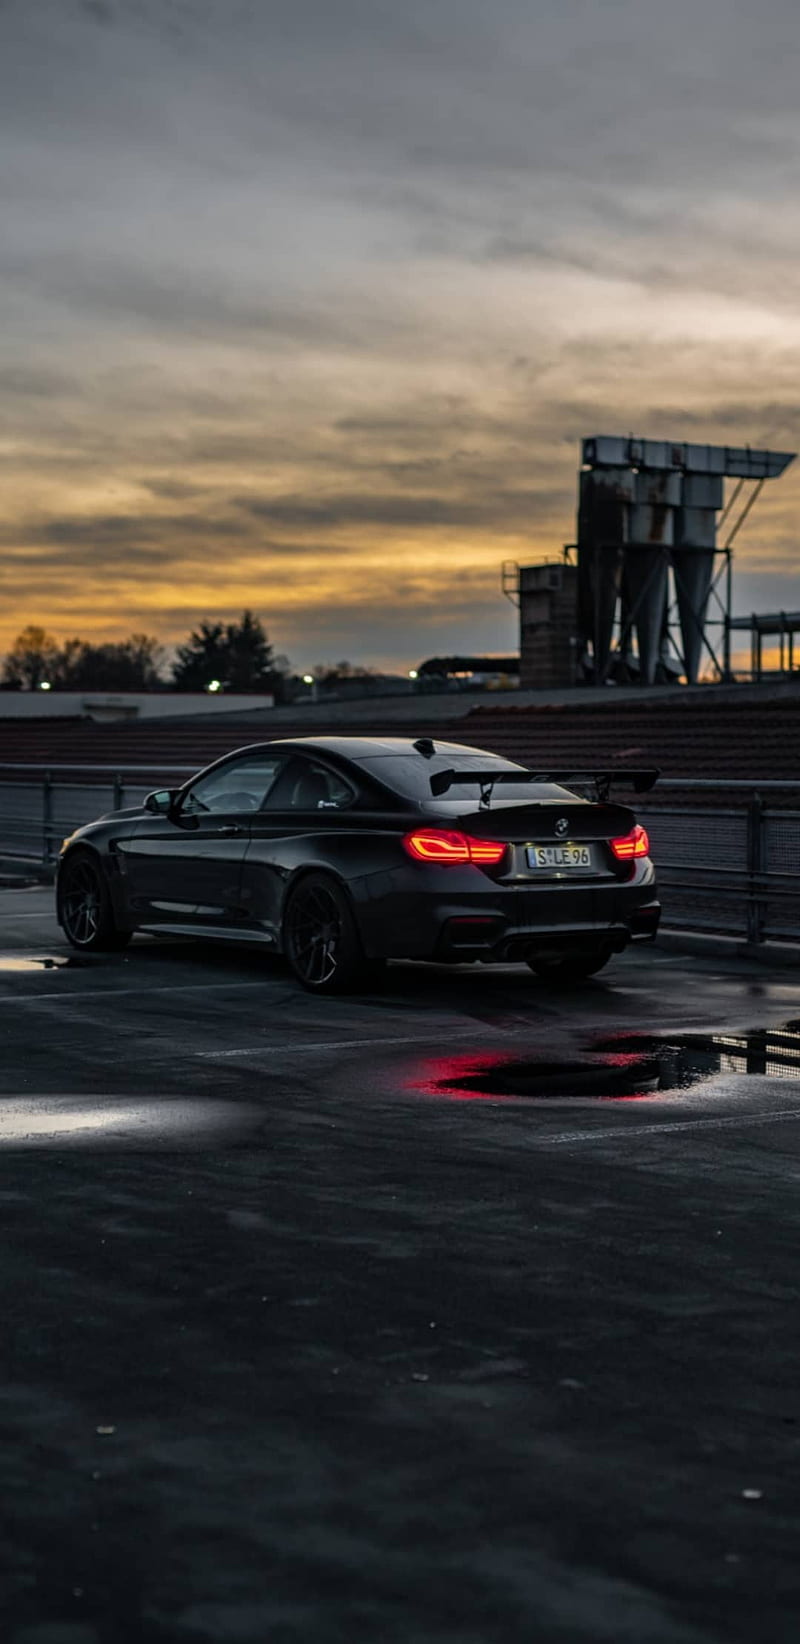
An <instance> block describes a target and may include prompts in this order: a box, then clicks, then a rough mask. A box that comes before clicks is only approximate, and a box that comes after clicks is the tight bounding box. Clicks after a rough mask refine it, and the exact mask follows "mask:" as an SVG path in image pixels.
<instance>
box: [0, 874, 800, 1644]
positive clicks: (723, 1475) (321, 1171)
mask: <svg viewBox="0 0 800 1644" xmlns="http://www.w3.org/2000/svg"><path fill="white" fill-rule="evenodd" d="M0 1034H1V1035H2V1039H1V1041H0V1043H2V1057H0V1094H1V1095H2V1098H3V1099H2V1103H0V1142H1V1143H2V1156H1V1157H0V1215H2V1228H3V1240H2V1250H3V1252H4V1254H3V1258H2V1278H3V1284H2V1294H3V1313H2V1327H1V1332H0V1339H1V1340H2V1352H1V1353H0V1456H1V1458H2V1461H1V1465H2V1474H1V1476H2V1478H3V1481H4V1491H3V1517H4V1527H3V1531H2V1536H0V1593H1V1594H2V1600H3V1614H4V1618H5V1619H4V1622H3V1631H2V1638H3V1640H4V1644H5V1641H6V1640H8V1641H9V1644H117V1641H120V1644H140V1641H142V1644H144V1641H147V1644H150V1641H153V1644H173V1641H175V1644H178V1641H183V1644H201V1641H203V1644H205V1641H207V1640H208V1641H212V1640H213V1641H216V1640H220V1641H225V1644H227V1641H235V1644H300V1641H301V1640H302V1641H311V1644H317V1641H320V1644H328V1641H330V1644H339V1641H340V1640H341V1641H342V1644H344V1641H345V1640H348V1641H350V1640H364V1641H365V1644H366V1641H369V1644H384V1641H386V1644H401V1641H402V1644H406V1641H412V1644H434V1641H439V1640H448V1641H450V1640H452V1641H459V1644H461V1641H463V1644H478V1641H480V1644H486V1641H489V1644H494V1641H498V1644H499V1641H505V1640H509V1641H513V1644H517V1641H518V1640H519V1641H520V1644H522V1641H523V1640H524V1641H525V1644H530V1641H532V1640H535V1641H536V1644H540V1641H541V1644H551V1641H553V1644H556V1641H558V1644H561V1641H564V1644H573V1641H574V1644H584V1641H586V1644H588V1641H595V1640H603V1641H605V1640H614V1641H617V1640H620V1641H626V1644H628V1641H630V1644H672V1641H675V1644H679V1641H680V1644H700V1641H702V1640H725V1641H726V1644H727V1641H736V1640H750V1639H758V1640H759V1641H763V1644H770V1641H778V1640H781V1641H783V1640H787V1641H788V1640H790V1639H791V1640H794V1639H795V1638H796V1636H797V1632H798V1619H799V1615H800V1563H799V1562H798V1559H797V1538H798V1529H800V1491H799V1490H798V1462H799V1461H800V1390H799V1387H798V1382H799V1379H800V1378H799V1372H798V1351H799V1350H800V1324H799V1323H798V1306H797V1269H798V1249H799V1243H798V1224H799V1223H800V1200H799V1198H798V1181H799V1180H800V973H798V972H796V971H795V972H792V971H791V970H779V969H769V968H766V967H764V966H756V965H752V964H748V963H746V962H743V961H741V960H731V961H725V960H723V959H719V958H712V957H707V958H701V957H698V956H688V955H684V954H682V953H680V952H677V951H674V950H673V949H671V948H670V949H666V948H665V949H661V948H659V947H658V946H656V947H655V948H652V949H646V950H639V951H637V952H636V953H634V954H629V955H627V956H623V957H622V958H621V959H618V960H617V961H616V962H615V963H614V964H613V965H612V966H610V967H609V969H608V970H607V971H606V972H604V973H603V975H602V976H600V977H598V978H596V979H594V980H592V981H590V982H586V983H584V984H582V985H581V986H580V987H574V988H572V989H570V990H569V991H566V992H562V993H556V992H552V991H550V990H548V989H547V988H545V987H543V986H542V985H541V984H540V983H538V982H537V981H536V980H535V979H534V978H533V977H531V976H530V974H529V973H528V972H527V971H526V970H525V969H523V968H520V967H504V968H503V969H502V970H488V969H482V968H472V967H470V968H464V969H461V970H458V971H455V972H451V971H447V970H443V969H436V968H433V967H412V966H393V967H390V971H389V976H388V980H387V983H386V985H385V986H384V987H383V988H382V989H381V990H380V991H376V992H374V993H371V994H367V995H364V996H361V997H358V998H354V999H347V1000H338V1001H337V1000H328V1001H325V1000H317V999H314V998H311V997H309V996H308V995H306V994H304V993H303V992H302V991H301V990H299V989H298V988H297V987H296V986H295V984H294V983H293V982H292V981H291V980H290V978H289V977H288V975H287V973H286V972H285V971H284V969H283V968H282V967H281V965H280V963H279V962H277V961H275V960H274V959H267V958H265V957H262V956H261V955H259V954H257V953H254V952H247V951H245V950H241V949H239V950H236V951H233V950H230V949H213V950H212V949H209V948H208V947H205V948H201V947H199V946H198V947H195V948H193V947H192V946H191V945H189V944H178V943H175V944H167V943H155V942H149V941H145V940H138V939H137V941H135V942H134V943H133V944H132V946H131V947H130V948H129V949H128V951H127V952H126V953H125V954H124V955H114V956H110V957H108V958H101V957H98V958H96V959H92V960H90V961H83V962H72V961H70V959H69V954H68V950H67V948H66V946H65V944H64V943H63V941H62V940H61V938H60V934H59V932H58V929H57V927H56V925H55V922H54V920H53V915H52V893H51V892H50V891H49V890H47V889H46V888H34V889H17V888H8V889H2V890H0Z"/></svg>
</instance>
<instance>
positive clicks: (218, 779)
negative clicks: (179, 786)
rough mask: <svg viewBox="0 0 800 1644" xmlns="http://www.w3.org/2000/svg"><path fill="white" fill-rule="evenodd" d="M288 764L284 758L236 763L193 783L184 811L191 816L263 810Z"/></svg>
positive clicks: (251, 758) (252, 757) (265, 757)
mask: <svg viewBox="0 0 800 1644" xmlns="http://www.w3.org/2000/svg"><path fill="white" fill-rule="evenodd" d="M284 764H285V760H284V759H283V758H282V757H281V756H280V755H266V754H262V755H261V756H259V755H258V754H251V755H250V756H249V757H248V758H243V759H232V760H231V761H230V764H228V765H221V766H220V768H219V770H216V771H209V773H208V775H207V776H201V777H200V779H199V781H197V782H195V783H193V785H192V787H191V788H190V789H189V791H188V793H187V794H186V797H185V799H184V801H183V804H182V806H181V809H182V811H183V812H184V814H185V815H187V816H204V815H212V816H213V815H214V814H219V813H220V812H221V811H257V810H260V808H261V806H262V805H263V803H264V800H265V799H266V797H267V794H268V793H269V791H270V789H271V788H272V787H273V786H274V784H275V780H276V777H277V776H278V773H279V771H280V769H281V767H282V765H284Z"/></svg>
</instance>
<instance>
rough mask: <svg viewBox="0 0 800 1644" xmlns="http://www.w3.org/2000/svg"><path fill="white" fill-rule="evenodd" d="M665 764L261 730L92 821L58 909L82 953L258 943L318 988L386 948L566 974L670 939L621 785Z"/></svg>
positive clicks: (350, 983)
mask: <svg viewBox="0 0 800 1644" xmlns="http://www.w3.org/2000/svg"><path fill="white" fill-rule="evenodd" d="M657 774H658V773H657V772H655V771H614V772H613V773H609V772H599V773H598V772H580V771H573V772H560V771H533V770H528V769H526V768H525V767H524V766H521V765H516V764H514V763H512V762H511V761H510V760H507V759H503V758H501V757H499V756H498V755H496V754H492V753H487V752H486V751H484V750H482V749H480V748H468V747H463V746H460V745H459V744H457V743H453V742H439V741H436V742H434V741H431V740H430V739H429V738H427V737H420V738H418V739H417V740H416V741H411V740H410V739H406V738H403V737H386V738H384V739H377V738H373V737H357V736H320V737H304V738H299V739H296V740H291V741H289V740H287V741H276V742H264V743H259V744H257V745H256V746H254V747H248V748H242V749H239V751H238V752H236V753H232V754H228V755H227V756H226V757H225V758H224V759H220V760H218V761H217V762H216V763H215V764H213V765H210V766H209V767H208V768H207V769H206V770H203V771H201V772H200V774H199V775H198V776H195V777H193V778H192V779H191V780H190V781H189V782H186V783H185V784H184V786H183V787H182V788H179V789H177V790H175V791H170V792H167V791H164V792H157V793H151V794H149V795H148V797H147V799H146V800H145V802H144V804H143V805H142V806H141V807H139V808H137V809H135V810H124V811H115V812H113V813H112V814H110V815H108V816H104V817H101V818H100V819H99V821H97V822H91V823H89V824H87V825H86V826H85V827H82V828H78V829H77V831H76V832H75V833H73V834H72V835H71V836H70V838H69V839H67V840H65V841H64V845H63V846H62V850H61V855H60V858H59V867H58V880H57V907H58V919H59V922H60V924H61V926H62V927H63V930H64V933H65V935H66V937H67V938H68V940H69V941H70V942H71V943H72V945H73V946H74V947H76V948H79V949H82V950H84V951H86V950H90V951H94V950H97V951H104V950H105V951H107V950H110V949H113V948H120V947H123V946H124V945H125V943H126V942H127V941H128V940H129V938H130V937H131V935H132V934H133V932H134V931H147V932H150V933H155V934H158V933H163V934H165V935H166V934H170V935H180V936H190V935H191V936H199V937H227V938H232V939H234V940H236V941H239V942H242V941H251V942H256V943H260V944H263V945H264V946H265V947H266V948H267V949H271V950H272V951H273V952H276V953H282V954H284V955H285V957H286V959H287V961H288V963H289V965H290V966H291V969H292V971H293V972H294V974H295V976H296V977H297V978H298V980H299V981H300V982H301V983H302V984H303V986H304V987H306V988H309V989H311V990H312V991H313V992H315V993H337V992H345V991H346V990H348V989H351V988H354V987H357V986H358V985H359V984H363V983H364V981H365V980H367V979H369V980H374V978H375V975H376V972H377V970H379V969H380V966H381V964H382V962H383V961H385V960H387V959H427V960H435V961H438V962H440V963H448V962H449V963H464V962H465V961H469V960H473V961H474V960H478V961H481V962H484V963H491V962H498V961H501V962H502V961H505V962H507V961H520V962H522V963H525V964H527V965H529V966H530V968H531V970H533V971H535V972H536V973H537V974H538V975H539V976H543V977H546V978H549V979H551V980H555V981H557V980H565V981H570V980H574V979H576V978H580V977H585V976H590V975H592V974H594V972H596V971H599V970H600V968H601V967H602V966H603V965H604V964H605V963H606V961H607V960H608V959H609V958H610V956H611V955H612V954H613V953H619V952H620V951H621V950H622V949H623V948H625V947H627V945H628V943H629V942H631V941H645V940H649V939H651V938H652V937H654V936H655V933H656V929H657V926H658V919H659V913H660V907H659V903H658V901H657V899H656V883H655V873H654V869H653V864H652V862H651V860H650V855H649V845H648V839H647V834H646V832H645V830H644V828H642V827H641V826H640V824H639V823H637V821H636V818H635V816H634V814H633V812H632V811H630V810H628V809H627V808H626V807H625V806H623V805H620V804H617V803H614V802H612V801H611V799H610V797H609V793H610V787H611V784H612V782H613V783H617V782H620V783H624V782H627V783H628V785H629V786H632V787H633V788H634V789H636V790H637V791H644V790H645V789H647V788H649V787H651V786H652V784H653V782H654V781H655V779H656V776H657Z"/></svg>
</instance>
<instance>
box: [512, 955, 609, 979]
mask: <svg viewBox="0 0 800 1644" xmlns="http://www.w3.org/2000/svg"><path fill="white" fill-rule="evenodd" d="M610 958H611V954H610V953H584V954H579V953H575V954H569V955H567V956H566V957H565V958H563V959H528V960H526V964H527V966H528V969H529V970H532V971H533V973H534V975H535V976H539V977H541V980H542V981H543V982H552V983H553V984H555V985H558V983H560V982H564V983H568V982H582V981H583V980H584V978H585V977H587V976H596V975H597V972H598V971H599V970H602V969H603V966H604V965H607V964H608V961H609V959H610Z"/></svg>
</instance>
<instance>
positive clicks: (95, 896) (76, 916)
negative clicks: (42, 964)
mask: <svg viewBox="0 0 800 1644" xmlns="http://www.w3.org/2000/svg"><path fill="white" fill-rule="evenodd" d="M57 911H58V922H59V924H60V926H61V928H62V930H63V932H64V935H65V936H66V938H67V941H68V942H71V943H72V946H73V947H74V948H80V949H81V950H82V951H83V952H84V953H92V952H94V953H111V952H113V951H114V949H116V948H124V947H125V946H126V944H127V943H128V942H129V941H130V935H131V933H130V931H127V930H119V929H118V927H117V926H116V924H115V923H114V914H113V910H112V907H111V896H110V894H109V890H108V885H107V884H106V880H105V876H104V874H103V870H102V868H101V867H100V865H99V863H97V862H95V861H94V859H93V858H92V857H91V856H90V855H89V854H88V852H86V851H79V852H76V854H75V855H74V856H68V857H67V859H66V861H65V862H64V864H63V866H62V867H61V870H60V872H59V875H58V910H57Z"/></svg>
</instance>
